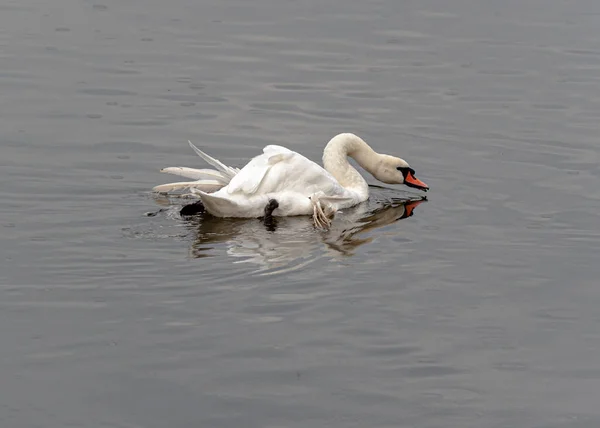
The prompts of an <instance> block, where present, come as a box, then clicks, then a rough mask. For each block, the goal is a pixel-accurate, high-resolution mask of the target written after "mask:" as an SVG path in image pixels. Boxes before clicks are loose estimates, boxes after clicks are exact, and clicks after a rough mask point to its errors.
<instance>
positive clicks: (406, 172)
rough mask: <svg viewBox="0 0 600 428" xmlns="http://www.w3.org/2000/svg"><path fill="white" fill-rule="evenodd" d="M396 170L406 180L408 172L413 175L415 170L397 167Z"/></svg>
mask: <svg viewBox="0 0 600 428" xmlns="http://www.w3.org/2000/svg"><path fill="white" fill-rule="evenodd" d="M396 169H397V170H398V171H400V172H401V173H402V175H403V176H404V178H406V176H407V175H408V173H409V172H410V173H411V174H412V175H415V170H414V169H412V168H411V167H408V166H399V167H398V168H396Z"/></svg>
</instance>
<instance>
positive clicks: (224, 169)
mask: <svg viewBox="0 0 600 428" xmlns="http://www.w3.org/2000/svg"><path fill="white" fill-rule="evenodd" d="M188 143H189V144H190V147H191V148H192V149H193V150H194V151H195V152H196V154H197V155H198V156H200V157H201V158H202V159H204V160H205V161H206V162H207V163H208V164H210V165H212V166H214V167H215V168H216V169H217V170H218V171H220V172H221V173H222V174H223V176H225V177H227V178H229V179H230V180H231V179H232V178H233V177H234V176H235V175H236V174H237V173H238V172H239V169H237V168H232V167H230V166H227V165H225V164H224V163H222V162H221V161H219V160H217V159H215V158H213V157H212V156H209V155H207V154H206V153H204V152H203V151H202V150H200V149H199V148H198V147H196V146H194V145H193V144H192V142H191V141H188Z"/></svg>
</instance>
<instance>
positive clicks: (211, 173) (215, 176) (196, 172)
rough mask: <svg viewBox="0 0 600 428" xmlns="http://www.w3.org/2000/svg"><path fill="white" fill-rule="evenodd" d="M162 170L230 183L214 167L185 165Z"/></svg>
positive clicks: (168, 172) (188, 176) (184, 175)
mask: <svg viewBox="0 0 600 428" xmlns="http://www.w3.org/2000/svg"><path fill="white" fill-rule="evenodd" d="M160 172H165V173H167V174H174V175H180V176H182V177H185V178H192V179H194V180H203V179H208V180H216V181H219V182H221V183H223V185H225V184H227V183H229V179H227V178H225V177H223V174H221V173H220V172H219V171H215V170H214V169H195V168H186V167H184V166H170V167H168V168H163V169H161V170H160Z"/></svg>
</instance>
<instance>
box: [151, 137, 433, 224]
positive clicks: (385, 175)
mask: <svg viewBox="0 0 600 428" xmlns="http://www.w3.org/2000/svg"><path fill="white" fill-rule="evenodd" d="M189 144H190V146H191V147H192V149H194V151H195V152H196V153H197V154H198V155H199V156H200V157H201V158H203V159H204V160H205V161H206V162H208V163H209V164H210V165H212V166H213V167H214V168H215V169H214V170H212V169H192V168H184V167H169V168H164V169H162V170H161V172H166V173H170V174H176V175H181V176H183V177H187V178H192V179H195V180H196V181H191V182H178V183H170V184H163V185H160V186H156V187H154V189H153V190H154V191H156V192H161V193H168V192H170V191H172V190H178V189H188V188H189V189H190V190H191V191H192V193H193V194H195V195H197V196H198V197H199V198H200V200H201V206H202V207H203V209H205V210H206V211H207V212H208V213H210V214H212V215H213V216H216V217H243V218H252V217H262V216H266V217H270V216H271V215H273V216H295V215H312V216H313V219H314V222H315V225H316V226H317V227H328V226H329V225H330V224H331V220H330V218H331V217H332V216H333V214H334V213H335V212H336V211H338V210H340V209H344V208H348V207H351V206H354V205H356V204H359V203H361V202H364V201H366V200H367V199H368V198H369V186H368V184H367V182H366V181H365V179H364V178H363V177H362V176H361V175H360V174H359V172H358V171H357V170H356V169H355V168H354V167H352V165H350V163H349V162H348V156H350V157H352V158H353V159H354V160H356V162H357V163H358V164H359V165H360V166H361V167H363V168H364V169H365V170H367V171H368V172H370V173H371V174H372V175H373V177H375V178H376V179H378V180H379V181H382V182H384V183H387V184H405V185H407V186H410V187H414V188H416V189H420V190H424V191H427V190H428V189H429V187H428V186H427V185H426V184H425V183H423V182H422V181H420V180H419V179H417V178H416V177H415V175H414V174H415V171H414V170H413V169H412V168H411V167H410V166H409V165H408V163H407V162H406V161H405V160H404V159H401V158H397V157H393V156H388V155H383V154H379V153H376V152H375V151H374V150H373V149H372V148H371V147H369V145H368V144H367V143H365V142H364V141H363V140H362V139H361V138H359V137H357V136H356V135H354V134H349V133H344V134H339V135H336V136H335V137H333V138H332V139H331V140H330V141H329V143H328V144H327V146H326V147H325V150H324V151H323V166H324V168H323V167H321V166H320V165H318V164H316V163H315V162H313V161H311V160H309V159H307V158H305V157H304V156H302V155H301V154H299V153H296V152H293V151H291V150H288V149H286V148H285V147H281V146H274V145H271V146H266V147H265V148H264V149H263V154H262V155H259V156H256V157H255V158H254V159H252V160H251V161H250V162H249V163H248V164H247V165H246V166H245V167H244V168H242V169H241V170H239V169H237V168H232V167H229V166H226V165H224V164H223V163H221V162H219V161H218V160H216V159H214V158H212V157H210V156H209V155H207V154H206V153H204V152H203V151H201V150H200V149H198V148H197V147H196V146H194V145H193V144H192V143H191V142H190V143H189Z"/></svg>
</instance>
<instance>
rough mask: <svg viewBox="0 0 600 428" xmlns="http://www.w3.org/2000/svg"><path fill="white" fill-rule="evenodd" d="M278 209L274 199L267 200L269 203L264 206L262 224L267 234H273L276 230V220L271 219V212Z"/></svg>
mask: <svg viewBox="0 0 600 428" xmlns="http://www.w3.org/2000/svg"><path fill="white" fill-rule="evenodd" d="M278 207H279V202H277V201H276V200H275V199H269V203H268V204H267V205H266V206H265V216H264V218H263V223H264V224H265V227H266V228H267V230H268V231H269V232H274V231H275V229H276V228H277V220H276V219H275V217H273V211H275V209H276V208H278Z"/></svg>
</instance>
